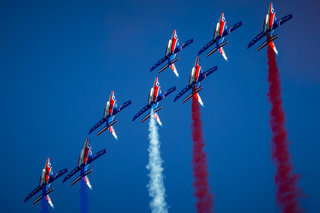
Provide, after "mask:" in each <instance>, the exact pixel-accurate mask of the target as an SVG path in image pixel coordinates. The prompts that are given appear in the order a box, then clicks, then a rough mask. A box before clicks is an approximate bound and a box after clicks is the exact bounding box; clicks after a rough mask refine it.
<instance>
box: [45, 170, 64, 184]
mask: <svg viewBox="0 0 320 213" xmlns="http://www.w3.org/2000/svg"><path fill="white" fill-rule="evenodd" d="M67 171H68V169H62V170H60V171H59V172H58V173H56V174H55V175H53V176H51V177H50V178H49V184H50V183H52V182H53V181H55V180H56V179H58V178H59V177H61V176H62V175H64V174H65V173H66V172H67Z"/></svg>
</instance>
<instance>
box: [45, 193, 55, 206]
mask: <svg viewBox="0 0 320 213" xmlns="http://www.w3.org/2000/svg"><path fill="white" fill-rule="evenodd" d="M46 200H47V202H48V203H49V205H50V206H51V208H54V206H53V203H52V201H51V198H50V197H49V195H46Z"/></svg>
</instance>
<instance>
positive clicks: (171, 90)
mask: <svg viewBox="0 0 320 213" xmlns="http://www.w3.org/2000/svg"><path fill="white" fill-rule="evenodd" d="M175 90H176V87H171V88H170V89H168V90H166V91H165V92H164V93H163V94H162V95H159V96H158V98H157V102H159V101H161V100H162V99H164V98H165V97H167V96H168V95H170V94H171V93H172V92H174V91H175Z"/></svg>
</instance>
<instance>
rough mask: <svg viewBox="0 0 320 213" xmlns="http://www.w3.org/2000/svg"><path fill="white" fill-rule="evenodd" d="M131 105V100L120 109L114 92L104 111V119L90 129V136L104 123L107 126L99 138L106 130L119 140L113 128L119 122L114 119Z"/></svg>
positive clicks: (101, 131)
mask: <svg viewBox="0 0 320 213" xmlns="http://www.w3.org/2000/svg"><path fill="white" fill-rule="evenodd" d="M130 104H131V100H129V101H127V102H125V103H123V104H122V105H121V106H120V107H118V106H117V101H116V97H115V96H114V92H113V91H112V92H111V95H110V98H109V101H107V104H106V107H105V109H104V112H103V118H102V119H101V120H100V121H98V123H97V124H96V125H94V126H93V127H92V128H91V129H90V131H89V133H88V134H90V133H91V132H93V131H94V130H96V129H97V128H99V127H100V126H101V125H102V124H103V123H105V126H104V127H103V128H102V129H101V130H100V131H99V132H98V134H97V136H99V135H100V134H101V133H103V132H104V131H105V130H107V129H109V131H110V132H111V134H112V135H113V136H114V138H115V139H117V140H118V136H117V134H116V132H115V130H114V128H113V125H114V124H115V123H116V122H117V121H118V120H114V117H115V115H116V114H117V113H118V112H120V111H121V110H123V109H124V108H126V107H127V106H129V105H130Z"/></svg>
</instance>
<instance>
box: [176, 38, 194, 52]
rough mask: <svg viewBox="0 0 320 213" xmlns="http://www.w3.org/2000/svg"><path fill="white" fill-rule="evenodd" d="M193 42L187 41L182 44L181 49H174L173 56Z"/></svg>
mask: <svg viewBox="0 0 320 213" xmlns="http://www.w3.org/2000/svg"><path fill="white" fill-rule="evenodd" d="M192 42H193V38H192V39H189V40H188V41H186V42H184V43H183V44H182V45H181V47H176V49H175V50H174V52H173V54H177V53H178V52H180V50H182V49H183V48H186V47H187V46H189V45H190V44H191V43H192Z"/></svg>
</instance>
